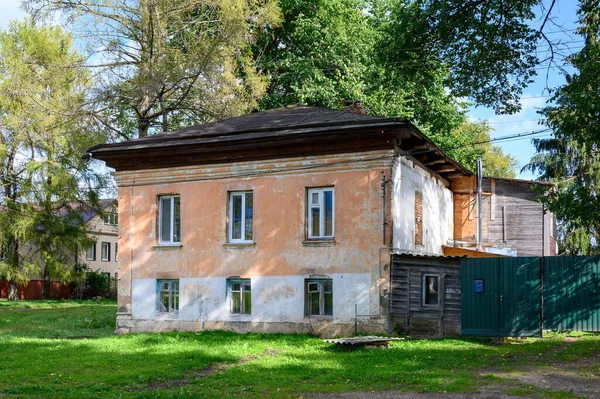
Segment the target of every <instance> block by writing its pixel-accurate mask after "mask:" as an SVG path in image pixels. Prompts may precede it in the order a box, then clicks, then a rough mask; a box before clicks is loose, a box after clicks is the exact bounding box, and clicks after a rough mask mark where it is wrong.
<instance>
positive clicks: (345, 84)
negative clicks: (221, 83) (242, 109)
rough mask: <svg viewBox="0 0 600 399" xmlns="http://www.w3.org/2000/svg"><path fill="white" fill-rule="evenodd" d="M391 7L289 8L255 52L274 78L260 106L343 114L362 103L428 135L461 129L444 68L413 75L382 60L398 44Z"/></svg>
mask: <svg viewBox="0 0 600 399" xmlns="http://www.w3.org/2000/svg"><path fill="white" fill-rule="evenodd" d="M388 7H389V4H387V3H379V2H371V1H366V0H341V1H340V0H303V1H291V0H283V1H281V9H282V10H283V19H284V21H283V23H282V24H281V25H280V26H277V27H275V28H271V29H266V30H265V31H264V34H263V36H262V37H260V38H259V40H258V42H257V44H256V46H255V48H254V52H255V55H256V57H257V63H258V65H259V67H260V68H261V70H262V71H263V74H264V75H266V76H269V86H268V88H267V94H266V95H265V96H264V97H263V98H262V99H261V101H260V107H261V108H262V109H270V108H277V107H282V106H286V105H290V104H296V103H301V104H309V105H313V106H321V107H329V108H334V109H339V108H341V107H342V106H343V104H344V100H347V99H358V100H362V101H363V103H364V105H365V108H366V109H367V111H368V113H369V114H371V115H379V116H389V117H392V116H403V117H410V118H414V119H415V120H416V121H417V122H418V123H419V124H420V126H421V127H422V128H423V129H425V130H426V131H436V132H438V131H439V132H444V133H448V132H449V131H451V130H453V129H454V128H456V127H458V126H459V125H460V123H462V122H463V121H464V113H465V108H464V104H463V103H461V102H459V101H456V100H455V99H454V97H452V96H450V95H448V94H447V93H446V92H445V88H444V85H443V82H444V78H445V77H447V75H448V72H447V71H446V70H445V69H444V68H442V67H441V66H440V67H431V68H414V69H413V70H412V71H410V73H406V70H403V69H401V68H399V67H398V66H397V65H395V64H394V62H393V61H390V60H389V59H388V58H386V56H385V54H382V51H383V49H382V47H384V48H387V46H386V45H384V43H386V42H388V41H390V39H391V38H390V36H389V35H388V33H387V30H386V29H387V27H388V26H389V25H390V24H391V23H392V22H391V21H390V20H389V16H388V15H389V8H388ZM407 18H408V17H407ZM440 134H442V133H440Z"/></svg>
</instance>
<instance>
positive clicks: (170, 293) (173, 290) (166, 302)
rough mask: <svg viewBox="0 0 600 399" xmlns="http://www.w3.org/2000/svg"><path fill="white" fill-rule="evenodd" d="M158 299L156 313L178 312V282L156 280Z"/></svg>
mask: <svg viewBox="0 0 600 399" xmlns="http://www.w3.org/2000/svg"><path fill="white" fill-rule="evenodd" d="M156 285H157V291H158V298H157V301H156V311H157V312H158V313H177V312H179V280H157V281H156Z"/></svg>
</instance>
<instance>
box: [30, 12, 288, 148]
mask: <svg viewBox="0 0 600 399" xmlns="http://www.w3.org/2000/svg"><path fill="white" fill-rule="evenodd" d="M26 3H27V5H28V7H29V10H30V11H32V12H33V13H34V15H36V16H43V15H48V14H50V15H52V14H55V13H57V12H58V13H62V14H63V15H64V16H66V18H67V21H69V22H77V27H78V28H77V29H78V30H81V31H82V32H83V33H82V34H81V39H82V40H86V42H87V43H88V46H89V49H90V52H91V51H93V52H94V53H92V54H93V55H92V58H91V59H90V60H89V64H90V67H92V66H93V67H94V69H97V70H99V73H98V76H99V77H101V79H98V81H97V82H96V83H97V85H96V87H95V88H94V101H95V104H96V110H95V111H96V112H95V115H96V117H97V118H98V120H99V121H101V122H102V124H103V125H104V126H105V127H106V128H108V129H109V130H111V131H112V132H113V133H114V134H115V135H117V137H119V138H124V139H130V138H132V137H135V136H139V137H144V136H146V135H147V134H148V133H149V132H151V131H152V130H153V129H158V130H159V131H163V132H165V131H167V130H172V129H175V128H178V127H183V126H188V125H189V124H192V123H199V122H207V121H212V120H217V119H223V118H225V117H227V116H233V115H239V114H241V113H245V112H247V111H249V110H251V109H252V108H254V107H255V105H256V101H257V99H258V98H259V97H260V96H261V95H262V94H263V92H264V81H263V80H264V79H263V77H262V76H261V75H260V74H259V73H258V72H257V71H256V68H255V66H254V60H253V58H252V55H251V53H250V51H249V46H250V45H251V44H252V43H253V42H254V40H255V36H256V33H257V32H260V31H261V30H262V29H263V28H264V27H265V26H267V25H270V24H274V23H277V21H278V16H279V9H278V7H277V2H276V1H275V0H260V1H253V0H209V1H206V0H187V1H181V0H106V1H97V0H80V1H72V0H28V1H27V2H26Z"/></svg>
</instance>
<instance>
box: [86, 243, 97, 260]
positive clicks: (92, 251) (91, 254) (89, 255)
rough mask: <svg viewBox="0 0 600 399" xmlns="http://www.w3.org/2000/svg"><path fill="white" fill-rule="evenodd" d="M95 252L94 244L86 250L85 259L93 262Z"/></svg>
mask: <svg viewBox="0 0 600 399" xmlns="http://www.w3.org/2000/svg"><path fill="white" fill-rule="evenodd" d="M95 252H96V244H94V245H92V246H91V247H89V248H88V250H87V252H86V254H85V257H86V258H87V259H88V260H94V258H95V256H94V255H95Z"/></svg>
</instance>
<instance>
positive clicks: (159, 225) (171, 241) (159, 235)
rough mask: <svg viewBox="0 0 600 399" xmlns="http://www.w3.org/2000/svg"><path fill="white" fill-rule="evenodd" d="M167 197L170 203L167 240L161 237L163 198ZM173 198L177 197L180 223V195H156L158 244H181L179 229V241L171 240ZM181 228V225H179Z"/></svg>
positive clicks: (173, 222) (173, 220)
mask: <svg viewBox="0 0 600 399" xmlns="http://www.w3.org/2000/svg"><path fill="white" fill-rule="evenodd" d="M166 198H169V199H170V201H169V202H170V204H171V220H170V223H171V226H170V231H171V237H169V240H168V241H167V240H163V237H162V223H163V222H162V219H163V218H162V213H163V199H166ZM175 198H179V223H180V224H181V197H180V196H179V195H159V196H158V242H159V244H160V245H181V231H180V233H179V241H173V235H174V232H175V229H174V227H175ZM180 229H181V225H180Z"/></svg>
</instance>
